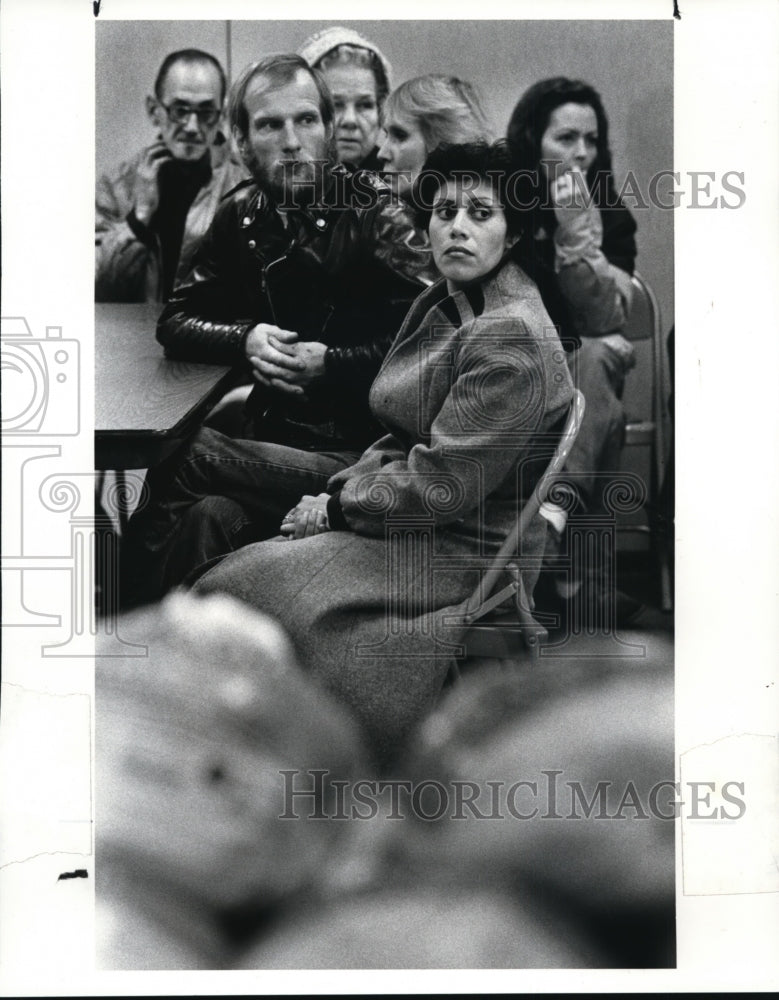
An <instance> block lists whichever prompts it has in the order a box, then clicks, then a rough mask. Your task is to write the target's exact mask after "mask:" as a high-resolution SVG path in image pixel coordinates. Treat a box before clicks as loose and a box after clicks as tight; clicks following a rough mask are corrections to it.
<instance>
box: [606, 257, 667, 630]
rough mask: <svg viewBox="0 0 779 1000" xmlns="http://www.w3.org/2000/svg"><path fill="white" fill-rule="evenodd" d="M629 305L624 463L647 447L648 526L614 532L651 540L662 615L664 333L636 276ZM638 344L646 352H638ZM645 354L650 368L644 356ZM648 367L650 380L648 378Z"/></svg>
mask: <svg viewBox="0 0 779 1000" xmlns="http://www.w3.org/2000/svg"><path fill="white" fill-rule="evenodd" d="M632 285H633V303H632V306H631V309H630V317H629V319H628V323H627V325H626V327H625V329H624V330H623V334H624V336H625V337H626V339H627V340H629V341H631V342H632V343H634V344H635V346H636V351H637V354H638V359H637V361H638V363H637V365H636V367H635V368H634V369H633V370H632V371H631V372H630V373H629V374H628V376H627V378H626V380H625V390H624V393H623V405H624V407H625V413H626V417H627V425H626V428H625V447H624V449H623V464H629V463H630V461H631V458H632V456H631V455H630V454H629V450H630V449H631V448H649V453H650V454H649V463H650V468H649V483H648V490H647V498H648V499H647V503H646V507H645V513H646V523H645V524H639V523H635V524H634V523H624V522H623V523H620V524H618V526H617V531H618V532H635V533H638V534H643V535H646V536H648V537H649V545H650V549H651V551H652V553H653V555H654V557H655V559H656V560H657V564H658V570H659V577H660V599H661V607H662V609H663V611H670V610H671V608H672V607H673V598H672V593H671V559H670V547H669V544H668V536H667V531H668V528H669V526H666V525H665V524H664V523H663V518H662V512H661V511H660V509H659V497H660V490H661V488H662V486H663V478H664V474H665V464H666V460H667V455H666V445H665V434H664V427H663V410H664V403H663V351H664V343H663V334H662V327H661V322H660V309H659V306H658V304H657V299H656V298H655V296H654V293H653V292H652V289H651V288H650V287H649V285H648V284H647V282H646V281H645V280H644V279H643V278H642V277H641V276H640V275H639V274H634V275H633V278H632ZM642 342H645V343H646V346H648V348H649V350H648V352H647V350H646V349H645V348H644V350H642ZM647 353H648V354H649V359H648V360H649V365H648V366H647V364H646V363H645V357H642V354H643V355H644V356H645V355H646V354H647ZM647 369H649V372H650V378H647Z"/></svg>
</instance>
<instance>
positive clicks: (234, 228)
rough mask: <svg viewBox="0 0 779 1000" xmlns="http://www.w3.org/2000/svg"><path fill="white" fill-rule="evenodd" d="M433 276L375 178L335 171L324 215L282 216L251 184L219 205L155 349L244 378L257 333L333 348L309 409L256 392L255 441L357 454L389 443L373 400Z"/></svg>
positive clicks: (318, 211) (315, 211)
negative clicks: (269, 327) (238, 370)
mask: <svg viewBox="0 0 779 1000" xmlns="http://www.w3.org/2000/svg"><path fill="white" fill-rule="evenodd" d="M427 268H429V252H428V250H427V249H426V248H425V247H424V246H423V245H421V244H420V243H419V242H418V238H417V237H416V234H415V232H414V230H413V227H412V225H411V223H410V220H409V218H408V217H407V215H406V213H405V210H404V209H403V208H401V207H400V206H399V205H398V204H397V203H396V202H394V201H393V200H392V198H391V195H390V191H389V189H388V188H387V187H386V186H385V185H384V184H383V182H382V181H381V180H379V179H378V178H377V177H375V175H373V174H371V173H360V172H358V173H356V174H349V172H348V171H346V170H344V168H343V167H340V166H336V167H333V168H332V170H331V183H330V186H329V189H328V192H327V194H326V196H325V198H324V199H323V204H322V205H321V206H317V207H315V208H311V209H295V210H293V211H287V212H283V213H282V212H281V211H279V210H277V208H276V207H275V206H274V205H273V204H272V203H271V201H270V200H269V199H268V197H267V195H266V194H265V193H264V192H263V191H262V190H261V188H260V187H259V186H258V185H257V184H256V183H255V182H252V181H250V182H247V183H246V184H244V185H242V186H240V187H239V188H238V189H236V190H235V191H234V192H233V193H232V195H230V196H228V197H227V198H226V199H225V201H224V202H223V203H222V205H221V206H220V207H219V209H218V211H217V214H216V216H215V218H214V221H213V224H212V226H211V228H210V230H209V231H208V233H207V234H206V236H205V238H204V240H203V242H202V244H201V246H200V249H199V251H198V253H197V255H196V257H195V259H194V261H193V268H192V271H191V272H190V274H189V276H188V277H187V278H186V280H185V281H184V282H183V283H182V284H180V285H178V286H177V288H176V289H175V290H174V292H173V296H172V298H171V300H170V301H169V303H168V305H167V307H166V308H165V311H164V312H163V314H162V316H161V317H160V321H159V324H158V328H157V339H158V340H159V341H160V342H161V343H162V344H163V345H164V347H165V353H166V355H167V356H168V357H172V358H184V359H187V360H192V361H206V362H213V363H220V364H235V365H245V366H247V367H246V370H247V372H248V363H247V361H246V357H245V353H244V344H245V341H246V337H247V335H248V333H249V331H250V330H251V329H252V327H254V326H255V325H256V324H257V323H272V324H275V325H276V326H279V327H281V328H282V329H285V330H292V331H294V332H295V333H297V334H298V336H299V338H300V339H301V340H308V341H319V342H321V343H324V344H326V345H327V348H328V350H327V353H326V355H325V376H324V378H323V379H321V380H320V381H319V382H318V383H316V384H314V385H313V386H310V387H309V389H308V390H307V394H306V399H305V400H304V401H299V400H297V399H294V398H292V397H289V396H287V395H285V394H283V393H280V392H277V391H274V390H269V389H266V388H264V387H262V386H259V385H258V386H256V387H255V389H254V391H253V392H252V396H251V398H250V401H249V406H248V407H247V411H248V413H249V414H250V416H251V419H252V424H253V426H252V427H251V431H250V432H251V433H252V434H253V435H256V436H257V437H261V438H262V439H263V440H272V441H278V442H280V443H283V444H288V445H291V446H293V447H302V448H310V449H318V450H328V449H347V448H348V449H356V450H361V449H362V448H363V447H365V446H366V445H367V444H370V443H371V442H372V441H373V440H375V439H376V437H378V436H380V434H381V433H383V432H382V431H381V428H379V427H378V425H377V424H376V423H375V422H374V421H373V419H372V417H371V416H370V411H369V409H368V390H369V389H370V386H371V383H372V382H373V379H374V378H375V376H376V374H377V372H378V370H379V367H380V365H381V362H382V360H383V358H384V355H385V354H386V352H387V349H388V348H389V345H390V343H391V342H392V339H393V338H394V335H395V333H396V332H397V331H398V329H399V328H400V325H401V323H402V321H403V318H404V316H405V314H406V312H407V311H408V308H409V306H410V304H411V302H412V301H413V300H414V299H415V298H416V296H417V295H418V294H419V292H420V291H422V290H423V287H424V278H423V277H422V275H423V274H424V273H426V269H427Z"/></svg>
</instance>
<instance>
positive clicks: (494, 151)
mask: <svg viewBox="0 0 779 1000" xmlns="http://www.w3.org/2000/svg"><path fill="white" fill-rule="evenodd" d="M511 174H512V169H511V157H510V155H509V151H508V148H507V146H506V142H505V140H503V139H499V140H498V141H497V142H494V143H487V142H466V143H454V144H451V145H442V146H439V147H438V148H437V149H435V150H433V152H432V153H431V154H430V155H429V156H428V158H427V159H426V160H425V165H424V166H423V167H422V170H421V172H420V174H419V176H418V177H417V179H416V181H415V182H414V187H413V189H412V191H411V198H410V204H411V211H412V212H413V215H414V223H415V225H416V227H417V228H418V229H420V230H423V231H425V232H426V231H427V229H428V227H429V226H430V217H431V215H432V210H433V203H434V202H435V198H436V195H437V194H438V192H439V190H440V188H441V184H442V183H443V182H444V181H447V180H458V179H460V180H462V179H464V178H466V177H467V178H468V179H469V180H472V181H477V182H478V181H488V182H489V183H490V184H491V185H492V187H493V189H494V190H495V193H496V194H497V196H498V200H499V202H500V204H501V207H502V208H503V212H504V214H505V216H506V230H507V232H508V234H509V235H510V236H521V235H522V233H523V232H525V231H526V230H527V229H528V226H529V221H528V220H529V213H528V212H527V211H525V210H524V209H522V208H521V207H519V206H518V205H517V203H516V201H515V199H513V198H512V197H511V192H510V190H509V184H510V181H511Z"/></svg>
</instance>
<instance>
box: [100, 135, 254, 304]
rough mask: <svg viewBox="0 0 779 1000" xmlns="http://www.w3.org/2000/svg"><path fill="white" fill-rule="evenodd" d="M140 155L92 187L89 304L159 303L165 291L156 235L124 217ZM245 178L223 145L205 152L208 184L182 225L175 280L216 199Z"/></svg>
mask: <svg viewBox="0 0 779 1000" xmlns="http://www.w3.org/2000/svg"><path fill="white" fill-rule="evenodd" d="M145 153H146V150H145V149H142V150H141V151H140V152H139V153H138V154H137V155H136V156H134V157H133V158H132V159H131V160H127V161H126V162H124V163H122V164H121V165H120V166H119V167H118V169H117V170H116V172H115V173H113V174H111V175H108V174H104V175H103V176H102V177H100V179H99V180H98V182H97V195H96V202H95V209H96V220H95V301H96V302H161V301H162V289H163V287H164V285H165V281H164V278H165V276H164V275H163V274H162V250H161V246H160V241H159V239H158V237H157V236H156V234H155V233H154V232H153V231H152V230H149V229H147V228H146V227H145V226H144V227H141V226H140V225H138V224H136V225H135V226H133V224H132V219H131V220H130V221H128V216H129V215H130V211H131V209H132V207H133V200H134V188H135V178H136V175H137V172H138V166H139V164H140V162H141V159H142V158H143V156H144V155H145ZM245 177H246V171H245V169H244V168H243V167H242V166H240V165H239V164H238V163H236V162H235V161H234V160H232V159H230V156H229V153H228V147H227V144H226V143H222V144H221V145H218V146H213V147H212V149H211V178H210V180H209V181H208V182H207V183H206V184H205V185H204V186H203V187H201V188H200V190H199V191H198V193H197V195H196V196H195V200H194V202H193V203H192V205H191V206H190V209H189V212H188V214H187V219H186V223H185V225H184V236H183V239H182V243H181V252H180V255H179V266H178V271H177V276H178V277H179V278H181V277H184V276H185V275H186V274H187V273H188V271H189V269H190V267H191V264H192V257H193V255H194V253H195V250H196V249H197V246H198V243H199V242H200V240H201V239H202V237H203V235H204V233H205V232H206V230H207V229H208V227H209V226H210V225H211V221H212V219H213V218H214V214H215V213H216V209H217V205H218V204H219V202H220V201H221V199H222V198H223V197H224V195H226V194H227V193H228V192H229V191H230V190H231V189H232V188H234V187H235V186H236V184H238V183H239V182H240V181H241V180H243V179H244V178H245Z"/></svg>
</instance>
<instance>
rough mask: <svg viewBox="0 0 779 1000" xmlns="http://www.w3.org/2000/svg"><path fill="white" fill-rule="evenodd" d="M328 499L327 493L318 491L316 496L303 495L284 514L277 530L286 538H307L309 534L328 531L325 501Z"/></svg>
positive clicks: (289, 539)
mask: <svg viewBox="0 0 779 1000" xmlns="http://www.w3.org/2000/svg"><path fill="white" fill-rule="evenodd" d="M329 499H330V496H329V494H328V493H320V494H319V495H318V496H315V497H313V496H309V495H305V496H303V497H301V498H300V500H299V501H298V503H297V504H296V505H295V506H294V507H293V508H292V510H290V511H289V512H288V513H286V514H285V515H284V519H283V521H282V522H281V526H280V527H279V531H280V532H281V534H282V535H284V537H285V538H286V539H287V540H288V541H291V540H292V539H293V538H308V537H309V535H318V534H320V533H321V532H323V531H329V530H330V525H329V524H328V522H327V501H328V500H329Z"/></svg>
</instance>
